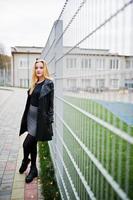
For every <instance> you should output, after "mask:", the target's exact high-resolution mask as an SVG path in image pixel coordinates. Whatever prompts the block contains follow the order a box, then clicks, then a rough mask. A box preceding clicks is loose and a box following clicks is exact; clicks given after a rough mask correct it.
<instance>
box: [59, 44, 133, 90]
mask: <svg viewBox="0 0 133 200" xmlns="http://www.w3.org/2000/svg"><path fill="white" fill-rule="evenodd" d="M63 50H64V52H63V53H64V54H65V53H66V52H68V51H69V47H65V48H64V49H63ZM63 66H64V68H63V76H64V87H65V88H66V89H68V90H69V89H70V90H71V91H74V90H75V91H78V90H86V91H92V90H93V91H97V90H117V89H118V90H120V89H133V56H125V55H117V54H116V55H115V54H111V53H110V52H109V50H100V49H99V50H98V49H81V48H76V49H74V50H73V51H71V52H70V53H69V54H66V55H65V57H64V58H63Z"/></svg>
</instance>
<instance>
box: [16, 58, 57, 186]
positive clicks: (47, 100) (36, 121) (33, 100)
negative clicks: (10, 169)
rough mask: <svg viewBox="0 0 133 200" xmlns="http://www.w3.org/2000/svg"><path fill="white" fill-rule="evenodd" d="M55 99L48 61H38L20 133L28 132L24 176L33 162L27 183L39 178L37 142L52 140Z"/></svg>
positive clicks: (34, 68) (21, 167)
mask: <svg viewBox="0 0 133 200" xmlns="http://www.w3.org/2000/svg"><path fill="white" fill-rule="evenodd" d="M53 98H54V85H53V81H52V80H51V79H50V77H49V72H48V68H47V64H46V61H44V60H41V59H37V60H36V62H35V64H34V67H33V74H32V81H31V87H30V89H29V90H28V97H27V102H26V106H25V110H24V113H23V117H22V120H21V126H20V133H19V135H21V134H23V133H24V132H26V131H27V132H28V134H27V136H26V138H25V140H24V143H23V160H22V164H21V166H20V169H19V172H20V173H21V174H22V173H23V172H24V171H25V170H26V169H27V166H28V164H29V163H30V162H31V166H30V171H29V174H28V175H27V176H26V178H25V181H26V183H30V182H31V181H32V180H33V179H34V178H35V177H37V176H38V171H37V167H36V157H37V141H49V140H52V136H53V130H52V123H53ZM29 155H30V158H29Z"/></svg>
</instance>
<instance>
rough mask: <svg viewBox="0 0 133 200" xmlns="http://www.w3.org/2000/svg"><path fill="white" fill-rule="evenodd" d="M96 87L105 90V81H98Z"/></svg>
mask: <svg viewBox="0 0 133 200" xmlns="http://www.w3.org/2000/svg"><path fill="white" fill-rule="evenodd" d="M96 87H97V88H104V87H105V79H96Z"/></svg>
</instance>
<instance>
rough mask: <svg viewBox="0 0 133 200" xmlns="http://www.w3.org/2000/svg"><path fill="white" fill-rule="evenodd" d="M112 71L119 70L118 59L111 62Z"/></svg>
mask: <svg viewBox="0 0 133 200" xmlns="http://www.w3.org/2000/svg"><path fill="white" fill-rule="evenodd" d="M110 69H119V60H118V59H111V60H110Z"/></svg>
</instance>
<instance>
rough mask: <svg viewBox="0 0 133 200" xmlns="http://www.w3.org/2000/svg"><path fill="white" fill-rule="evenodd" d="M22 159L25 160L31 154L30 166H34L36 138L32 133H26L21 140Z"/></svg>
mask: <svg viewBox="0 0 133 200" xmlns="http://www.w3.org/2000/svg"><path fill="white" fill-rule="evenodd" d="M23 152H24V160H25V161H26V160H27V159H28V157H29V155H30V156H31V166H36V157H37V140H36V138H35V137H33V136H32V135H30V134H28V135H27V136H26V138H25V140H24V142H23Z"/></svg>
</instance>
